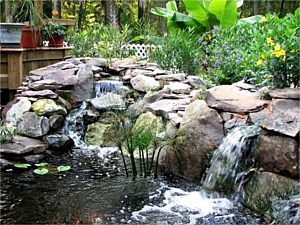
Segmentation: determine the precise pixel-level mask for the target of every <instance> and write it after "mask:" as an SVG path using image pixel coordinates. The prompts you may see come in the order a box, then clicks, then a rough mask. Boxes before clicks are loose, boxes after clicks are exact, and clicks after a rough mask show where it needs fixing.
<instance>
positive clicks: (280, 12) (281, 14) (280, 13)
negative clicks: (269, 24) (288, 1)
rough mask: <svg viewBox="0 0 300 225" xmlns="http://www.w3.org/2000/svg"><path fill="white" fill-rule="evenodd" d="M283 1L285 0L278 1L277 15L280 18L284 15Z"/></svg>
mask: <svg viewBox="0 0 300 225" xmlns="http://www.w3.org/2000/svg"><path fill="white" fill-rule="evenodd" d="M284 2H285V0H281V3H280V10H279V17H280V18H282V17H283V16H284V15H283V7H284Z"/></svg>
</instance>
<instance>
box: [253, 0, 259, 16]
mask: <svg viewBox="0 0 300 225" xmlns="http://www.w3.org/2000/svg"><path fill="white" fill-rule="evenodd" d="M253 14H254V15H258V14H259V0H253Z"/></svg>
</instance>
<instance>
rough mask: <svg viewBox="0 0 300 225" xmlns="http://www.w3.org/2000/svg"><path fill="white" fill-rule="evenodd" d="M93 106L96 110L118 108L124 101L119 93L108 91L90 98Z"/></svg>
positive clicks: (121, 106)
mask: <svg viewBox="0 0 300 225" xmlns="http://www.w3.org/2000/svg"><path fill="white" fill-rule="evenodd" d="M91 103H92V105H93V107H94V108H95V109H97V110H107V109H116V108H117V109H119V108H124V107H125V102H124V100H123V98H122V96H121V95H118V94H115V93H112V92H108V93H106V94H103V95H100V96H99V97H97V98H93V99H91Z"/></svg>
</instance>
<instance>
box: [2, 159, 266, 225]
mask: <svg viewBox="0 0 300 225" xmlns="http://www.w3.org/2000/svg"><path fill="white" fill-rule="evenodd" d="M45 161H46V162H48V164H49V167H50V168H51V167H53V168H54V167H57V166H59V165H70V166H71V167H72V169H71V170H70V171H66V172H63V173H58V172H56V171H55V170H51V169H50V173H48V174H46V175H37V174H34V173H33V170H27V171H22V172H18V173H16V172H3V173H2V174H1V224H83V223H85V224H88V223H89V224H91V223H95V222H98V223H96V224H102V223H104V224H122V223H130V224H141V223H142V222H141V221H134V219H132V213H133V212H134V211H138V210H141V209H142V208H143V207H144V206H145V205H151V206H155V205H157V206H161V205H163V204H164V203H163V199H162V198H155V199H151V198H149V196H151V195H155V194H156V195H157V193H158V192H161V190H162V189H161V185H162V180H152V179H150V178H149V179H144V178H138V179H136V180H135V181H132V180H131V179H130V178H126V177H125V176H124V173H123V172H122V166H121V165H120V163H119V159H117V158H113V159H112V160H111V161H110V162H109V163H108V162H107V161H106V162H104V161H101V160H98V159H97V157H89V158H88V159H87V158H86V157H80V156H76V157H74V156H66V155H65V156H64V157H62V156H57V155H52V156H50V157H49V158H47V159H46V160H45ZM166 183H168V181H166V180H165V181H164V185H165V184H166ZM168 186H177V187H180V188H183V189H185V191H190V190H197V188H198V189H199V187H197V186H196V185H194V184H186V185H182V184H178V183H177V184H176V183H169V184H168ZM160 196H161V197H163V196H162V194H161V195H160ZM231 211H232V212H230V211H226V212H225V214H232V213H233V212H234V213H235V214H236V215H238V216H237V217H238V218H236V217H235V218H234V219H232V221H229V223H230V224H238V222H243V223H240V224H262V222H261V220H260V219H259V217H257V216H254V214H252V213H250V212H249V211H247V210H246V209H244V208H243V207H242V206H241V205H239V206H235V207H234V208H232V209H231ZM237 211H238V212H237ZM159 214H161V212H158V213H156V215H155V216H153V212H151V213H149V220H147V221H146V222H144V224H190V223H189V221H186V223H185V222H184V221H185V220H181V222H180V221H179V223H178V220H177V219H176V218H173V219H172V218H170V220H169V219H166V218H167V217H166V216H165V215H159ZM159 216H160V219H159V218H158V217H159ZM217 216H219V218H221V219H219V220H218V217H217ZM225 218H226V217H223V215H210V216H207V219H206V220H204V219H199V220H198V223H197V224H207V220H208V221H210V223H212V222H213V221H215V222H216V223H215V224H224V222H225V221H226V219H225ZM167 220H168V221H167ZM100 221H101V223H100ZM201 221H202V222H201ZM218 221H219V222H218ZM227 224H228V223H227Z"/></svg>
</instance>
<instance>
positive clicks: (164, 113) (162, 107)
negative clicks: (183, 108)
mask: <svg viewBox="0 0 300 225" xmlns="http://www.w3.org/2000/svg"><path fill="white" fill-rule="evenodd" d="M189 103H190V99H161V100H158V101H155V102H153V103H150V104H148V105H147V106H146V108H147V110H149V111H151V112H152V113H153V114H155V115H157V116H161V117H164V118H166V119H169V113H175V112H177V106H178V105H188V104H189Z"/></svg>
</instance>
